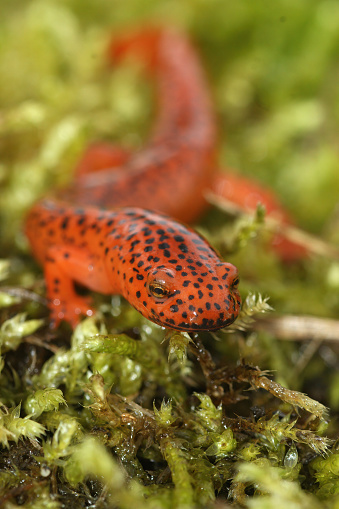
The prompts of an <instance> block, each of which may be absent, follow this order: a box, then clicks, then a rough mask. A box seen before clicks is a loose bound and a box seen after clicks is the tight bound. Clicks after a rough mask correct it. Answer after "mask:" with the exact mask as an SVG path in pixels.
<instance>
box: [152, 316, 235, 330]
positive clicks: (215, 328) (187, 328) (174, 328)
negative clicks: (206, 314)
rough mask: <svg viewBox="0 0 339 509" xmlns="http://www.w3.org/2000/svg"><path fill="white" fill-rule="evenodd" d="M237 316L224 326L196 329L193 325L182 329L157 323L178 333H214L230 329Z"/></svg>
mask: <svg viewBox="0 0 339 509" xmlns="http://www.w3.org/2000/svg"><path fill="white" fill-rule="evenodd" d="M236 318H237V317H236V316H233V317H232V318H229V319H227V320H225V322H224V323H223V325H221V326H220V325H215V326H214V327H213V326H208V325H207V326H206V325H202V326H199V325H197V326H196V327H192V325H190V326H187V327H180V326H178V325H175V326H171V327H169V326H167V325H165V324H164V323H160V321H159V322H156V323H157V324H158V325H161V326H162V327H165V328H166V329H170V330H177V331H180V332H192V333H194V332H204V331H205V332H214V331H217V330H220V329H224V328H226V327H228V326H229V325H231V324H232V323H233V322H234V321H235V320H236Z"/></svg>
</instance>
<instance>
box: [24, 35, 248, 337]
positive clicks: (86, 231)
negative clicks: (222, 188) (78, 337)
mask: <svg viewBox="0 0 339 509" xmlns="http://www.w3.org/2000/svg"><path fill="white" fill-rule="evenodd" d="M128 52H136V53H137V54H138V56H140V57H142V58H143V59H144V60H145V62H146V64H147V66H148V69H149V71H150V72H151V73H153V74H154V75H155V76H156V80H155V81H156V86H157V96H158V109H159V113H158V118H157V120H156V122H155V128H154V131H153V132H154V134H153V136H151V139H150V142H149V144H148V145H147V146H146V147H145V148H144V149H143V150H142V151H140V152H139V153H137V154H127V153H124V152H123V151H122V150H119V149H116V148H114V147H113V148H112V147H111V148H109V147H105V145H102V146H100V145H99V146H96V147H94V148H93V149H90V150H89V151H88V153H87V155H86V157H85V160H83V161H82V163H81V164H80V166H79V169H78V174H77V177H76V179H75V183H74V185H73V186H71V187H69V188H68V189H66V190H64V191H63V192H62V193H61V194H59V195H57V196H55V197H51V198H47V199H44V200H42V201H39V202H38V203H36V204H35V205H34V206H33V208H32V209H31V211H30V212H29V214H28V217H27V221H26V234H27V236H28V239H29V241H30V244H31V246H32V250H33V253H34V255H35V257H36V258H37V260H38V261H39V262H40V263H41V264H42V265H43V267H44V273H45V280H46V286H47V297H48V302H49V307H50V311H51V319H52V323H54V325H58V324H59V322H60V321H61V320H65V321H68V322H69V323H70V324H71V325H73V326H75V325H76V324H77V323H78V321H79V319H80V316H81V315H82V314H83V315H87V316H90V315H91V314H92V313H93V310H92V309H91V306H90V302H89V300H88V299H87V298H84V297H83V296H80V295H78V294H77V293H76V292H75V289H74V282H78V283H81V284H83V285H85V286H86V287H88V288H89V289H91V290H94V291H97V292H102V293H104V294H116V293H118V294H121V295H123V296H124V297H125V298H126V299H127V300H128V301H129V302H130V303H131V304H132V305H133V306H134V307H135V308H136V309H137V310H138V311H139V312H140V313H142V314H143V315H144V316H145V317H146V318H148V319H149V320H152V321H153V322H155V323H157V324H159V325H162V326H164V327H168V328H171V329H177V330H182V331H199V330H217V329H221V328H223V327H226V326H227V325H229V324H230V323H232V322H233V321H234V320H235V318H236V317H237V315H238V313H239V310H240V306H241V300H240V297H239V293H238V290H237V285H238V273H237V269H236V268H235V267H234V266H233V265H232V264H231V263H225V262H223V261H221V260H220V258H219V256H218V255H217V253H216V252H215V251H214V250H213V248H212V247H211V246H210V245H209V244H208V243H207V241H206V240H204V239H203V238H202V237H201V236H200V235H198V234H197V233H196V232H194V231H193V230H191V229H190V228H189V227H186V226H184V225H183V224H181V223H179V222H177V221H176V220H180V221H191V220H193V219H194V218H195V217H197V215H198V214H200V212H201V210H202V209H203V208H204V205H205V201H204V198H203V190H204V188H205V187H206V186H207V182H208V180H209V179H210V178H211V173H212V171H213V168H214V167H215V164H214V153H215V140H216V132H215V119H214V114H213V111H212V107H211V104H210V99H209V96H208V93H207V90H208V87H207V84H206V82H205V78H204V76H203V73H202V70H201V66H200V64H199V61H198V59H197V56H196V53H195V51H194V49H193V48H192V46H191V45H190V43H189V42H188V41H187V40H186V38H185V37H183V36H181V35H179V34H177V33H176V32H174V31H170V30H148V31H143V32H140V33H138V34H135V35H133V36H131V37H126V38H124V39H120V40H118V41H117V42H116V43H114V44H111V46H110V50H109V55H110V58H111V60H112V61H118V60H119V58H122V57H123V56H124V55H125V54H126V53H128ZM93 154H94V156H93ZM95 154H97V155H98V154H101V156H102V157H101V159H100V158H99V159H100V161H99V163H97V159H96V157H95ZM107 162H109V163H110V166H111V168H110V169H109V170H107V169H104V168H105V167H106V168H107V166H105V165H107ZM74 204H76V205H74ZM145 208H147V209H150V210H152V211H156V212H152V211H149V210H145ZM107 209H109V210H107ZM170 216H171V217H174V218H175V219H172V218H171V217H170Z"/></svg>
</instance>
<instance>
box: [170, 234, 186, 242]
mask: <svg viewBox="0 0 339 509" xmlns="http://www.w3.org/2000/svg"><path fill="white" fill-rule="evenodd" d="M173 238H174V240H175V241H176V242H185V239H184V237H182V236H181V235H174V237H173Z"/></svg>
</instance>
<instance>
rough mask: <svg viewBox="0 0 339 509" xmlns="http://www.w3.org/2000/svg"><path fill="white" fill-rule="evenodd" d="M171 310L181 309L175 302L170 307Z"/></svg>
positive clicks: (173, 311)
mask: <svg viewBox="0 0 339 509" xmlns="http://www.w3.org/2000/svg"><path fill="white" fill-rule="evenodd" d="M170 310H171V311H172V313H177V312H178V311H179V307H178V306H177V305H176V304H173V305H172V306H171V307H170Z"/></svg>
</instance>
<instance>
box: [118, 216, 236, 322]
mask: <svg viewBox="0 0 339 509" xmlns="http://www.w3.org/2000/svg"><path fill="white" fill-rule="evenodd" d="M152 216H154V215H153V214H152ZM156 218H157V220H156V221H150V220H148V222H147V224H146V226H142V228H140V227H139V228H137V229H134V231H135V234H133V236H131V240H130V241H131V242H133V246H132V248H133V249H132V248H131V247H130V245H129V244H127V245H126V244H124V249H125V250H126V251H125V252H126V253H128V254H126V257H127V263H126V262H125V263H124V282H123V284H122V293H123V295H124V296H125V297H126V298H127V299H128V301H129V302H130V303H131V304H132V305H133V306H134V307H135V308H136V309H137V310H138V311H140V313H142V314H143V315H144V316H145V317H146V318H148V319H149V320H151V321H153V322H155V323H157V324H159V325H162V326H164V327H167V328H171V329H176V330H182V331H199V330H218V329H222V328H224V327H226V326H228V325H230V324H231V323H232V322H233V321H234V320H235V319H236V318H237V316H238V313H239V310H240V306H241V299H240V296H239V293H238V289H237V286H238V282H239V281H238V271H237V269H236V268H235V267H234V265H232V264H231V263H225V262H222V261H221V260H220V259H219V257H218V255H217V254H216V252H215V251H214V250H213V249H212V247H211V246H210V245H209V244H208V242H207V241H206V240H205V239H203V238H202V237H201V236H200V235H198V234H197V233H196V232H194V231H193V230H191V229H189V228H187V227H185V226H183V225H181V224H180V223H177V222H175V221H173V220H170V219H168V218H164V217H163V216H156ZM153 222H154V224H153ZM134 224H135V223H134ZM139 226H140V225H139ZM131 245H132V244H131ZM128 248H129V249H128Z"/></svg>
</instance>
